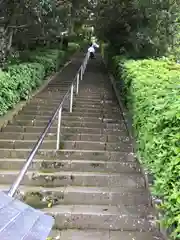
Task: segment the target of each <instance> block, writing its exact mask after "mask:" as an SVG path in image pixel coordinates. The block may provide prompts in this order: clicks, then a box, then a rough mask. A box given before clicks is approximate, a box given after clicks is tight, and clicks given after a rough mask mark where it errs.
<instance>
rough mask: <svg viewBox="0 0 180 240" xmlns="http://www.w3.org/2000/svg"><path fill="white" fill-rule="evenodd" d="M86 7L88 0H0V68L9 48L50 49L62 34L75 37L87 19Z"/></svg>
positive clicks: (87, 9)
mask: <svg viewBox="0 0 180 240" xmlns="http://www.w3.org/2000/svg"><path fill="white" fill-rule="evenodd" d="M89 5H90V3H89V1H88V0H78V1H77V0H62V1H58V0H34V1H29V0H21V1H19V0H14V1H11V0H6V1H5V0H1V1H0V67H1V68H3V69H4V68H5V67H6V60H7V57H8V56H11V53H12V51H13V49H15V50H17V51H19V50H20V51H22V50H33V49H34V50H35V49H36V47H37V46H41V47H45V46H48V47H49V48H51V47H52V46H53V44H56V45H57V44H60V42H61V39H62V33H63V32H65V31H66V32H69V34H68V35H70V34H72V33H73V34H75V33H74V31H75V30H76V28H78V29H79V28H81V26H82V25H83V23H84V22H85V21H86V19H87V18H88V17H89V14H90V13H89V11H90V10H89ZM77 26H78V27H77Z"/></svg>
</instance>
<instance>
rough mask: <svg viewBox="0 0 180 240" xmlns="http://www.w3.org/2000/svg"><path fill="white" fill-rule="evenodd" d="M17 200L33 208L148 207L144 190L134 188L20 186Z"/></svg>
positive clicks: (2, 188)
mask: <svg viewBox="0 0 180 240" xmlns="http://www.w3.org/2000/svg"><path fill="white" fill-rule="evenodd" d="M0 190H1V191H8V190H9V186H8V185H0ZM17 198H18V199H20V200H22V201H25V202H26V203H27V204H29V205H31V206H33V207H35V208H37V207H38V208H40V209H42V208H44V207H47V206H48V204H49V203H50V202H51V203H52V205H53V206H54V205H57V204H66V205H69V204H72V205H73V204H82V205H88V204H90V205H96V204H97V205H109V204H110V205H115V206H117V205H120V204H123V205H126V206H138V205H145V206H150V196H149V194H148V191H146V190H145V189H134V188H132V189H131V188H123V187H117V188H113V187H112V188H109V187H87V186H85V187H83V186H82V187H81V186H67V187H55V188H44V187H35V186H34V187H30V186H20V188H19V190H18V192H17Z"/></svg>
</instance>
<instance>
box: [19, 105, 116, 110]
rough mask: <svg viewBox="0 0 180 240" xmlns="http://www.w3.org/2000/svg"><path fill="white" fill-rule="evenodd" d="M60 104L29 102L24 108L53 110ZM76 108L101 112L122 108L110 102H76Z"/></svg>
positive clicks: (74, 107) (74, 108)
mask: <svg viewBox="0 0 180 240" xmlns="http://www.w3.org/2000/svg"><path fill="white" fill-rule="evenodd" d="M58 106H59V103H58V104H56V105H49V104H48V105H47V104H38V105H37V104H28V105H27V106H26V107H25V108H23V109H24V110H25V109H28V110H29V111H51V110H55V109H56V108H57V107H58ZM76 109H77V110H78V109H79V110H81V111H87V109H88V112H91V111H92V112H99V111H110V110H112V111H115V112H120V108H119V106H118V105H117V104H114V105H112V104H111V105H109V104H106V105H103V104H101V105H97V104H92V103H89V104H81V103H74V104H73V110H74V111H76Z"/></svg>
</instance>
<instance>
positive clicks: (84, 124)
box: [8, 119, 125, 129]
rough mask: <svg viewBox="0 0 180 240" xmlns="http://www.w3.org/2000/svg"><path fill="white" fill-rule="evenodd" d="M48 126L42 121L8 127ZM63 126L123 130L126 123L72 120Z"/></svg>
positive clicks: (63, 123)
mask: <svg viewBox="0 0 180 240" xmlns="http://www.w3.org/2000/svg"><path fill="white" fill-rule="evenodd" d="M57 122H58V121H57V120H55V121H54V124H53V126H54V127H55V126H57ZM47 124H48V121H47V120H45V121H41V120H35V119H34V120H14V121H12V122H11V123H9V124H8V126H12V125H15V126H18V125H19V126H37V127H38V126H40V127H43V126H46V125H47ZM61 126H67V127H88V128H106V129H121V128H123V129H124V128H125V124H124V122H123V121H122V122H120V121H119V122H117V121H107V120H106V121H105V122H100V121H99V122H88V121H86V122H85V121H83V120H81V119H79V121H78V120H77V121H71V120H70V119H69V120H68V121H67V120H64V119H62V121H61Z"/></svg>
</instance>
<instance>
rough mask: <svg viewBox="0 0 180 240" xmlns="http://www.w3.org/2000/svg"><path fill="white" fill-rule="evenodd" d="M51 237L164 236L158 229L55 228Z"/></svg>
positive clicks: (151, 239) (141, 239)
mask: <svg viewBox="0 0 180 240" xmlns="http://www.w3.org/2000/svg"><path fill="white" fill-rule="evenodd" d="M50 237H51V238H50V240H57V239H61V240H85V239H86V240H145V239H146V240H163V237H162V236H161V235H160V234H159V233H157V232H156V231H155V232H148V231H147V232H142V231H140V232H138V231H136V230H135V231H111V230H110V231H109V230H99V229H97V230H95V229H84V230H82V229H65V230H59V231H58V230H53V231H52V232H51V234H50Z"/></svg>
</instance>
